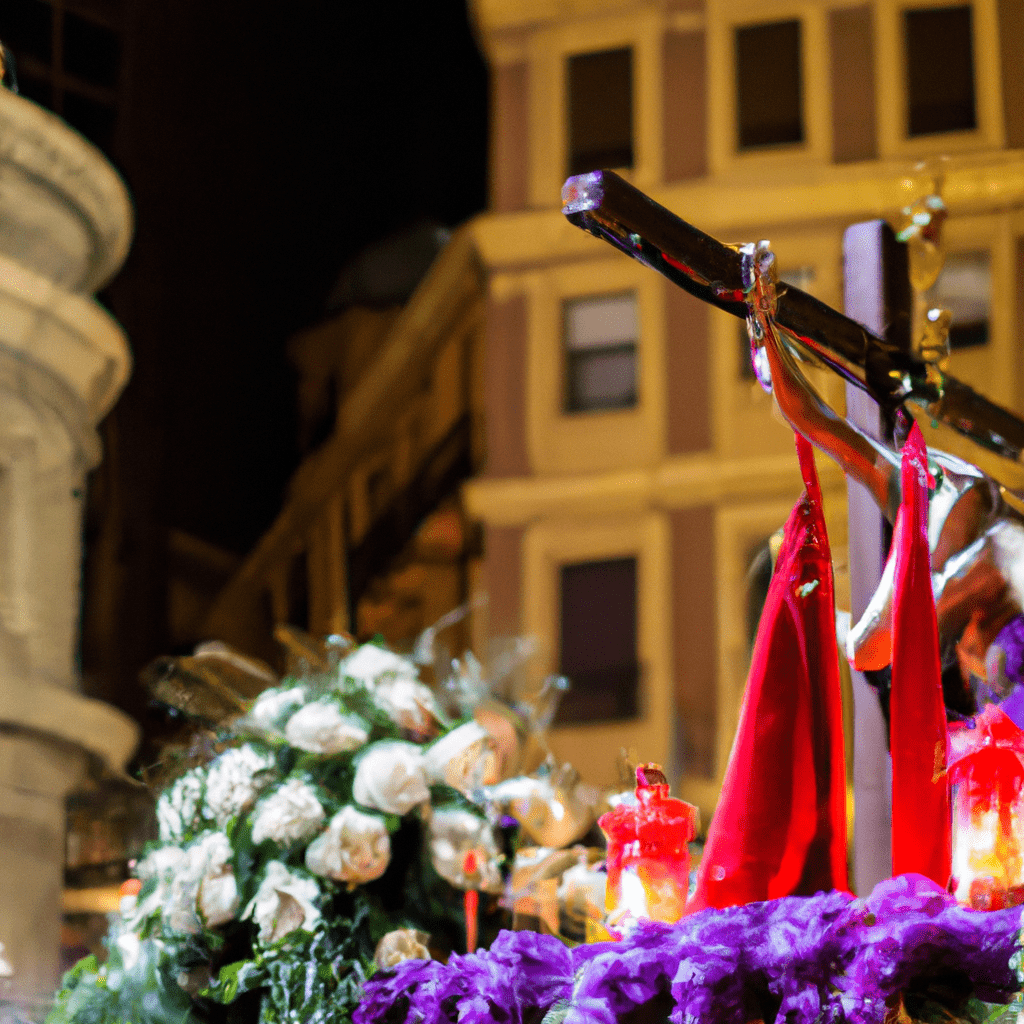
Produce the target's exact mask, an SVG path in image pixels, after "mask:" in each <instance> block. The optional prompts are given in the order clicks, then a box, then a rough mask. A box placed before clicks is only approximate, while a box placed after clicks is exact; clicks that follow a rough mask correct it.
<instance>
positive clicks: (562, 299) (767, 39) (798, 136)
mask: <svg viewBox="0 0 1024 1024" xmlns="http://www.w3.org/2000/svg"><path fill="white" fill-rule="evenodd" d="M471 8H472V11H473V14H474V16H475V19H476V24H477V28H478V32H479V38H480V41H481V44H482V46H483V48H484V50H485V52H486V54H487V57H488V59H489V62H490V65H491V73H492V123H493V141H492V204H491V210H490V212H489V213H487V214H485V215H483V216H482V217H480V218H478V219H477V220H476V221H475V222H474V224H473V234H474V238H475V240H476V244H477V249H478V251H479V253H480V257H481V260H482V262H483V264H484V267H485V272H486V276H487V303H488V306H487V339H486V342H487V350H486V359H485V381H484V389H485V390H484V396H485V401H484V407H485V409H486V424H485V428H486V430H485V437H486V453H487V455H486V462H485V467H484V471H483V473H482V474H481V475H480V476H478V477H477V478H476V479H474V480H473V481H472V482H471V483H470V484H468V485H467V487H466V488H465V491H464V495H465V500H466V504H467V507H468V509H469V511H470V513H471V514H472V515H474V516H476V517H477V518H478V519H479V521H480V522H481V523H482V530H483V551H484V564H483V571H482V577H483V585H484V586H485V588H486V589H487V591H488V593H489V597H490V601H489V606H488V608H487V610H486V613H485V616H481V618H480V621H479V622H478V624H477V630H478V633H479V635H480V636H485V635H501V634H511V633H523V632H525V633H530V634H533V635H535V636H536V637H537V638H538V639H539V640H540V641H541V644H542V652H541V656H540V657H539V659H538V664H537V666H536V667H535V672H536V676H537V678H538V679H539V678H540V677H541V676H543V675H544V674H545V673H547V672H550V671H562V672H564V673H565V674H567V675H569V676H571V677H573V679H574V683H575V686H574V691H570V696H569V698H568V699H567V700H566V702H565V705H564V706H563V709H562V712H561V714H560V716H559V719H558V722H557V726H556V728H555V730H554V732H553V743H552V745H553V748H554V751H555V753H556V754H557V755H558V756H559V757H560V758H563V759H565V760H569V761H571V762H572V763H574V764H575V765H576V766H577V767H578V768H579V769H580V770H581V772H582V773H583V774H584V776H585V777H587V778H589V779H591V780H592V781H594V782H610V781H614V779H615V774H616V761H617V758H618V754H619V751H620V748H623V747H625V748H627V749H628V748H633V749H635V751H636V753H637V755H638V756H639V757H641V758H642V759H645V760H656V761H661V762H663V763H665V764H667V765H670V766H671V767H672V771H673V773H674V775H675V778H676V779H677V780H678V781H679V791H680V793H681V794H682V795H683V796H684V797H685V798H686V799H689V800H692V801H694V802H696V803H698V804H700V805H701V806H702V808H703V809H704V810H705V812H706V813H709V812H710V810H711V809H712V808H713V806H714V803H715V800H716V797H717V792H718V787H719V785H720V782H721V777H722V773H723V772H724V770H725V766H726V761H727V758H728V754H729V749H730V745H731V742H732V736H733V733H734V729H735V725H736V720H737V716H738V710H739V702H740V697H741V694H742V690H743V685H744V682H745V677H746V671H747V666H748V661H749V652H750V644H751V641H752V636H753V631H754V629H755V628H756V614H757V609H758V607H759V602H758V594H759V593H760V594H762V595H763V590H764V588H765V587H766V585H767V584H766V579H767V573H768V572H770V569H768V562H767V560H766V558H765V556H764V553H763V551H764V543H765V541H766V539H767V538H768V537H769V536H770V535H771V534H772V532H773V531H775V530H776V529H777V528H778V527H779V526H780V525H781V524H782V522H783V521H784V519H785V517H786V515H787V514H788V511H789V509H790V508H791V507H792V504H793V502H794V500H795V499H796V497H797V495H798V493H799V490H800V483H799V474H798V470H797V464H796V459H795V457H794V453H793V442H792V436H791V431H790V429H789V428H788V426H786V425H785V424H784V423H783V422H781V420H780V418H779V417H778V415H777V414H776V413H774V412H773V409H772V405H771V400H770V398H769V396H767V395H765V394H764V393H763V392H762V391H761V390H760V388H759V387H758V386H757V384H756V382H755V381H754V380H753V377H752V375H751V373H750V370H749V355H748V352H747V345H746V342H745V337H744V334H743V328H742V325H741V324H739V323H738V321H736V320H734V319H733V318H731V317H729V316H728V315H726V314H724V313H720V312H719V311H717V310H714V309H711V308H709V307H706V306H704V305H702V304H701V303H700V302H698V301H697V300H695V299H693V298H691V297H690V296H688V295H687V294H685V293H683V292H682V291H681V290H680V289H678V288H676V287H674V286H673V285H671V284H670V283H668V282H667V281H665V280H663V279H662V278H661V277H659V276H658V275H657V274H655V273H654V272H653V271H650V270H648V269H646V268H644V267H643V266H641V265H640V264H639V263H636V262H632V261H630V260H628V259H626V258H625V257H624V256H622V255H620V254H618V253H616V252H614V251H612V250H611V249H610V248H609V247H607V246H605V245H603V244H602V243H600V242H598V241H597V240H595V239H594V238H592V237H590V236H589V235H587V234H585V233H584V232H582V231H579V230H578V229H577V228H575V227H573V226H571V225H570V224H569V223H568V222H567V221H566V220H565V219H564V218H563V217H562V215H561V213H560V202H559V197H560V191H561V186H562V183H563V181H564V179H565V178H566V177H567V176H568V175H570V174H574V173H582V172H585V171H589V170H594V169H597V168H600V167H607V168H614V169H615V170H617V171H618V172H619V173H621V174H623V175H624V176H625V177H627V178H628V179H629V180H630V181H632V182H633V183H634V184H635V185H636V186H637V187H639V188H640V189H642V190H643V191H645V192H647V193H648V194H649V195H651V196H652V197H653V198H654V199H656V200H657V201H658V202H659V203H661V204H662V205H664V206H666V207H668V208H669V209H671V210H673V211H674V212H676V213H678V214H679V215H680V216H682V217H683V218H684V219H686V220H688V221H690V222H691V223H694V224H695V225H697V226H698V227H700V228H701V229H702V230H704V231H706V232H707V233H709V234H711V235H713V236H715V237H717V238H720V239H722V240H723V241H730V242H745V241H755V240H757V239H760V238H767V239H769V240H770V241H771V244H772V246H773V248H774V250H775V252H776V254H777V257H778V261H779V266H780V273H781V275H782V276H783V277H784V278H786V279H787V280H790V281H792V282H793V283H795V284H798V285H799V286H800V287H801V288H803V289H804V290H806V291H808V292H810V293H811V294H813V295H815V296H817V297H818V298H820V299H822V300H823V301H824V302H826V303H828V304H829V305H832V306H834V307H836V308H842V296H843V257H842V238H843V232H844V230H845V229H846V228H847V227H848V226H849V225H851V224H853V223H856V222H859V221H863V220H869V219H873V218H879V217H892V216H893V215H894V214H896V213H897V211H899V209H900V208H901V207H903V206H904V205H905V204H907V203H908V202H910V201H911V200H912V199H914V198H917V197H918V196H920V195H923V194H925V193H926V192H927V191H929V190H930V189H931V188H933V187H935V186H936V185H937V184H938V185H940V186H941V189H942V194H943V196H944V199H945V201H946V204H947V206H948V208H949V213H950V217H949V220H948V221H947V225H946V235H945V237H946V243H947V251H948V255H947V262H946V265H945V269H944V271H943V275H942V277H941V278H940V280H939V283H938V285H937V286H936V291H935V293H934V294H933V295H932V296H931V297H932V298H933V299H934V300H935V302H934V304H943V305H946V306H948V307H949V308H951V309H952V311H953V314H954V331H953V334H952V337H951V342H952V346H953V352H952V355H951V359H950V365H949V369H950V372H951V373H953V374H954V375H955V376H957V377H959V378H961V379H963V380H965V381H967V382H968V383H970V384H972V385H973V386H974V387H975V388H976V389H978V390H980V391H982V392H983V393H984V394H986V395H987V396H988V397H989V398H991V399H993V400H994V401H996V402H998V403H1000V404H1001V405H1004V406H1006V407H1008V408H1010V409H1012V410H1014V411H1017V412H1020V411H1022V410H1024V401H1022V398H1024V395H1022V387H1021V371H1022V367H1021V349H1022V346H1021V336H1020V328H1019V327H1018V321H1019V319H1020V316H1019V314H1020V305H1021V297H1020V296H1021V287H1022V285H1021V272H1020V267H1021V265H1022V255H1024V247H1022V246H1024V209H1022V207H1024V160H1022V154H1021V152H1020V151H1019V150H1020V147H1022V146H1024V62H1021V61H1020V60H1019V56H1018V54H1017V50H1016V43H1017V41H1018V40H1019V39H1020V37H1021V30H1022V29H1024V24H1022V20H1024V11H1021V10H1020V9H1019V8H1018V6H1017V5H1016V4H1015V3H1013V2H1012V0H952V2H947V0H922V2H918V0H898V2H894V0H874V2H870V3H856V2H854V3H850V2H846V0H795V2H788V0H706V2H702V0H602V2H597V3H595V2H587V3H584V2H582V0H579V2H575V0H563V2H553V0H519V2H509V0H474V2H473V3H472V4H471ZM922 161H923V162H924V164H923V166H922V165H921V162H922ZM958 325H959V326H958ZM817 380H818V382H819V384H820V387H821V390H822V392H823V393H824V394H825V395H826V397H827V398H828V400H829V401H830V402H831V403H832V404H833V405H835V406H836V407H837V408H840V409H842V408H843V391H842V386H841V382H840V381H839V380H838V379H831V380H830V379H828V377H827V375H819V377H818V378H817ZM929 441H930V443H934V444H937V445H939V446H944V447H946V448H950V449H955V450H959V451H961V452H962V453H964V454H966V455H967V456H968V457H969V458H975V459H976V455H977V453H976V452H963V449H962V448H959V447H958V442H957V440H956V439H955V438H951V437H949V436H948V435H938V434H936V435H935V436H933V437H930V438H929ZM819 472H820V473H821V475H822V482H823V488H824V493H825V502H826V514H827V519H828V524H829V529H830V537H831V542H832V550H833V555H834V559H835V563H836V573H837V593H838V595H839V600H840V602H841V603H842V602H845V601H847V600H848V597H847V596H846V595H847V594H848V584H847V582H846V554H845V542H846V505H845V503H846V492H845V487H844V484H843V480H842V477H841V475H840V474H839V473H838V471H837V470H836V468H835V467H834V466H832V465H830V464H826V462H825V460H824V459H819ZM1004 472H1012V468H1011V469H1007V468H1006V467H1004Z"/></svg>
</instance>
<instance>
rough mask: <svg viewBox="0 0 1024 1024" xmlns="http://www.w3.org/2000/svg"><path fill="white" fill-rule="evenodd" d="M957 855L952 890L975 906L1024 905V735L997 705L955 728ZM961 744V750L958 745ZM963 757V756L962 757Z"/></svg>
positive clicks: (951, 776)
mask: <svg viewBox="0 0 1024 1024" xmlns="http://www.w3.org/2000/svg"><path fill="white" fill-rule="evenodd" d="M950 738H951V740H952V741H953V743H952V746H953V748H954V759H953V763H952V764H951V765H950V768H949V781H950V783H951V785H952V805H953V858H952V877H951V878H950V883H949V888H950V891H951V892H952V893H953V895H954V896H955V897H956V899H957V901H958V902H959V903H961V904H963V905H964V906H968V907H971V908H973V909H975V910H1001V909H1003V908H1005V907H1012V906H1017V905H1020V904H1022V903H1024V760H1022V747H1024V734H1022V733H1021V731H1020V730H1019V729H1018V728H1017V726H1016V725H1014V723H1013V722H1011V721H1010V720H1009V718H1008V717H1007V716H1006V715H1004V714H1003V713H1002V712H1001V711H1000V710H998V709H997V708H995V707H994V706H990V707H988V708H986V709H985V710H984V711H983V712H982V713H981V714H980V715H979V716H978V717H977V719H976V720H975V724H974V727H973V728H966V729H964V728H954V727H951V729H950ZM957 748H959V749H957ZM957 755H959V756H957Z"/></svg>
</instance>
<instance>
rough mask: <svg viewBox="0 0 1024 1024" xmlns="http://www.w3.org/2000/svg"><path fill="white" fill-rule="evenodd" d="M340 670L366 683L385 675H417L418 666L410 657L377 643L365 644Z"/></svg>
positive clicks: (346, 660) (341, 665) (345, 661)
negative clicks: (404, 656)
mask: <svg viewBox="0 0 1024 1024" xmlns="http://www.w3.org/2000/svg"><path fill="white" fill-rule="evenodd" d="M338 671H339V673H340V674H341V675H343V676H348V677H349V678H351V679H356V680H358V681H359V682H361V683H366V684H370V683H373V682H374V681H375V680H376V679H379V678H380V677H381V676H384V675H398V676H413V677H415V676H416V666H415V665H414V664H413V663H412V662H411V661H410V660H409V659H408V658H403V657H402V656H401V655H400V654H395V652H394V651H386V650H385V649H384V648H383V647H378V646H377V645H376V644H363V646H362V647H359V648H358V649H357V650H355V651H354V652H353V653H352V654H350V655H349V656H348V657H347V658H346V659H345V660H344V661H343V662H342V663H341V664H340V665H339V666H338Z"/></svg>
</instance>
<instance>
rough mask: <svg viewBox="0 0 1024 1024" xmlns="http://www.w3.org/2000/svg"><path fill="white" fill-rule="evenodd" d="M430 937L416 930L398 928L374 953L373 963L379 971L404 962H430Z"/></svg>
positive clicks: (379, 944)
mask: <svg viewBox="0 0 1024 1024" xmlns="http://www.w3.org/2000/svg"><path fill="white" fill-rule="evenodd" d="M429 940H430V936H429V935H428V934H427V933H426V932H418V931H416V929H415V928H396V929H395V930H394V931H393V932H388V933H387V935H385V936H384V937H383V938H382V939H381V940H380V942H378V943H377V948H376V949H375V950H374V951H373V962H374V965H375V966H376V967H377V969H378V970H381V971H386V970H388V969H389V968H391V967H397V966H398V964H400V963H402V961H403V960H429V959H430V950H429V949H427V942H428V941H429Z"/></svg>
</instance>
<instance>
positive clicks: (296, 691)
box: [248, 686, 306, 731]
mask: <svg viewBox="0 0 1024 1024" xmlns="http://www.w3.org/2000/svg"><path fill="white" fill-rule="evenodd" d="M305 702H306V694H305V691H304V690H303V689H302V687H301V686H293V687H292V688H291V689H289V690H279V689H278V688H277V687H276V686H275V687H272V688H271V689H269V690H264V691H263V692H262V693H261V694H260V695H259V696H258V697H257V698H256V701H255V703H254V704H253V706H252V707H251V708H249V714H248V719H249V721H250V722H251V723H252V724H253V725H255V726H257V727H259V728H260V729H268V730H271V731H274V730H277V729H279V728H280V727H281V720H282V719H283V718H285V717H286V716H287V715H289V714H290V713H291V712H292V711H294V710H295V708H297V707H300V706H301V705H302V704H304V703H305Z"/></svg>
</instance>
